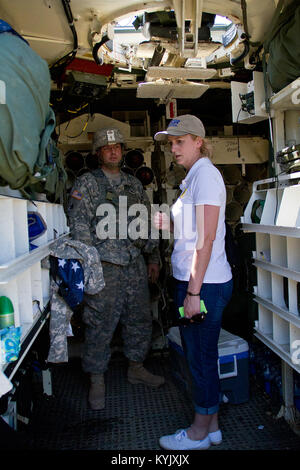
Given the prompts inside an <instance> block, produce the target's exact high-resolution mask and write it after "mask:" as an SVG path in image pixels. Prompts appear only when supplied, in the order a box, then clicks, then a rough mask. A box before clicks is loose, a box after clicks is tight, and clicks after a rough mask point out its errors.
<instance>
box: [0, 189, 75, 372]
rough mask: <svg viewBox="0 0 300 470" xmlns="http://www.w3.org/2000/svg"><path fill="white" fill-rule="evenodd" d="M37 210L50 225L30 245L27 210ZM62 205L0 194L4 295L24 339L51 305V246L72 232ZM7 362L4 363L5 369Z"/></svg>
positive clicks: (0, 267)
mask: <svg viewBox="0 0 300 470" xmlns="http://www.w3.org/2000/svg"><path fill="white" fill-rule="evenodd" d="M29 211H36V212H38V213H39V214H41V215H42V217H43V219H44V220H45V222H46V224H47V230H46V232H45V233H44V234H43V235H42V236H40V237H39V238H37V239H36V240H34V241H33V243H34V245H35V246H36V247H37V248H35V249H33V250H30V248H29V237H28V220H27V213H28V212H29ZM68 232H69V229H68V226H67V221H66V217H65V214H64V210H63V207H62V206H61V205H60V204H52V203H47V202H41V201H27V200H25V199H20V198H14V197H7V196H2V195H0V240H1V251H0V296H2V295H4V296H7V297H9V298H10V299H11V301H12V303H13V306H14V324H15V326H16V327H18V326H21V341H24V339H25V338H26V336H27V335H28V333H29V332H30V330H31V328H32V327H33V326H34V324H35V323H36V321H37V319H38V318H39V317H40V315H41V312H42V311H43V309H44V308H45V307H46V306H47V303H48V301H49V297H50V291H49V288H50V278H49V270H48V269H46V268H44V267H43V266H42V260H43V259H44V258H45V257H46V256H48V254H49V251H50V248H51V245H52V244H53V243H54V242H55V241H56V240H57V239H58V238H60V237H64V236H66V235H67V234H68ZM5 366H6V365H4V366H3V365H2V366H1V365H0V367H2V368H5Z"/></svg>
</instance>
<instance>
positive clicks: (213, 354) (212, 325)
mask: <svg viewBox="0 0 300 470" xmlns="http://www.w3.org/2000/svg"><path fill="white" fill-rule="evenodd" d="M175 281H176V284H175V299H174V300H175V306H176V309H177V312H178V308H179V307H182V306H183V301H184V299H185V297H186V291H187V287H188V282H187V281H178V280H175ZM232 287H233V281H232V280H230V281H228V282H225V283H223V284H202V288H201V292H200V298H201V299H202V300H204V303H205V306H206V309H207V312H208V313H207V315H206V317H205V319H204V320H203V322H202V323H200V324H197V323H191V324H190V325H187V326H180V334H181V341H182V347H183V351H184V353H185V357H186V359H187V362H188V366H189V369H190V372H191V376H192V384H193V390H192V393H193V401H194V406H195V411H196V413H199V414H202V415H207V414H214V413H217V411H218V409H219V396H220V380H219V374H218V340H219V335H220V329H221V322H222V313H223V310H224V308H225V307H226V305H227V304H228V302H229V300H230V298H231V295H232ZM178 316H179V313H178Z"/></svg>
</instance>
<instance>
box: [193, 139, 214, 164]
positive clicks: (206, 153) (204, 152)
mask: <svg viewBox="0 0 300 470" xmlns="http://www.w3.org/2000/svg"><path fill="white" fill-rule="evenodd" d="M191 136H192V139H194V140H195V139H196V138H197V137H199V136H198V135H194V134H191ZM201 139H202V145H201V149H200V155H201V157H208V158H210V157H211V156H212V147H211V145H210V144H209V143H208V141H207V139H204V138H202V137H201Z"/></svg>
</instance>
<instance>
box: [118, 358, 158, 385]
mask: <svg viewBox="0 0 300 470" xmlns="http://www.w3.org/2000/svg"><path fill="white" fill-rule="evenodd" d="M127 378H128V381H129V382H130V383H131V384H144V385H148V386H149V387H160V386H161V385H163V384H164V383H165V379H164V377H161V376H159V375H154V374H151V373H150V372H149V371H148V370H147V369H145V367H144V366H143V363H142V362H134V361H129V367H128V373H127Z"/></svg>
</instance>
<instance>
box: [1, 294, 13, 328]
mask: <svg viewBox="0 0 300 470" xmlns="http://www.w3.org/2000/svg"><path fill="white" fill-rule="evenodd" d="M8 326H14V307H13V304H12V301H11V300H10V299H9V298H8V297H5V296H4V295H3V296H1V297H0V330H2V329H3V328H7V327H8Z"/></svg>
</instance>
